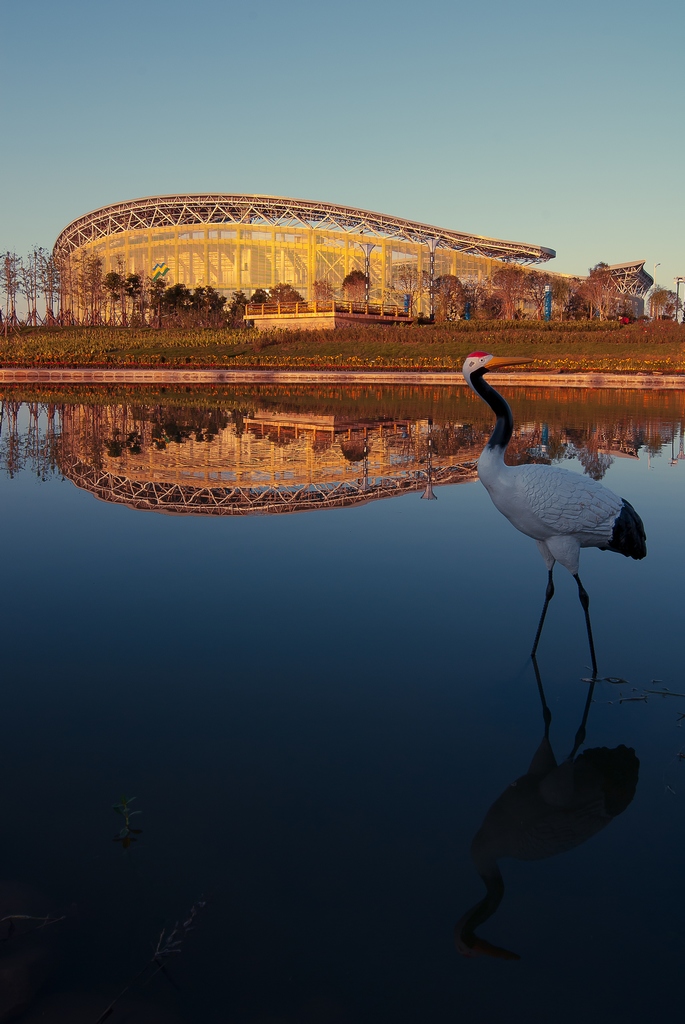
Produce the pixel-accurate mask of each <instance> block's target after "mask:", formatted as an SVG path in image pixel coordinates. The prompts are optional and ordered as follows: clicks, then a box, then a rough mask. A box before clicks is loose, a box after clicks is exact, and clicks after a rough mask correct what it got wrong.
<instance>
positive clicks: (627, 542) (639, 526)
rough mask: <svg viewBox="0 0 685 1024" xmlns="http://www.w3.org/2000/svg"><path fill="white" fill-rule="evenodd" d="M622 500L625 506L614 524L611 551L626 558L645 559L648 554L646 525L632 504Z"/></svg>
mask: <svg viewBox="0 0 685 1024" xmlns="http://www.w3.org/2000/svg"><path fill="white" fill-rule="evenodd" d="M621 500H622V501H623V506H622V508H621V511H620V512H619V514H618V516H617V517H616V521H615V523H614V531H613V533H612V534H611V540H610V541H609V551H618V553H619V554H620V555H625V556H626V558H644V557H645V555H646V554H647V538H646V536H645V528H644V524H643V522H642V520H641V519H640V517H639V515H638V514H637V512H636V511H635V509H634V508H633V506H632V505H631V504H630V502H629V501H626V499H625V498H622V499H621Z"/></svg>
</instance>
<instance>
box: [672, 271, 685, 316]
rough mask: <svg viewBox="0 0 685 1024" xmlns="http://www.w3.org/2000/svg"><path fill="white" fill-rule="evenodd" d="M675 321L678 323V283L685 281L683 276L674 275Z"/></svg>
mask: <svg viewBox="0 0 685 1024" xmlns="http://www.w3.org/2000/svg"><path fill="white" fill-rule="evenodd" d="M673 280H674V281H675V322H676V323H678V307H679V306H680V285H681V284H682V283H683V282H685V277H675V278H674V279H673Z"/></svg>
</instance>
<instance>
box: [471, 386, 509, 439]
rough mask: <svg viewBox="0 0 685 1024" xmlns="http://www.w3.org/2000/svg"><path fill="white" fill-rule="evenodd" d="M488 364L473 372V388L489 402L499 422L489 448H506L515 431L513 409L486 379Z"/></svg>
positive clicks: (491, 437)
mask: <svg viewBox="0 0 685 1024" xmlns="http://www.w3.org/2000/svg"><path fill="white" fill-rule="evenodd" d="M486 370H487V366H485V367H483V369H482V370H476V372H475V373H472V374H471V386H472V388H473V390H474V391H475V392H476V394H477V395H479V396H480V397H481V398H482V399H483V401H484V402H487V403H488V405H489V406H490V408H491V409H492V411H493V412H494V414H495V416H496V417H497V422H496V423H495V429H494V430H493V432H492V434H491V435H490V440H489V441H488V448H506V447H507V445H508V444H509V442H510V441H511V435H512V433H513V431H514V417H513V416H512V415H511V409H510V408H509V406H508V405H507V403H506V402H505V401H504V399H503V398H502V396H501V395H500V393H499V391H495V389H494V388H493V387H490V385H489V384H488V382H487V381H486V380H485V376H484V375H485V371H486Z"/></svg>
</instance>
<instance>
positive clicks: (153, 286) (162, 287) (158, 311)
mask: <svg viewBox="0 0 685 1024" xmlns="http://www.w3.org/2000/svg"><path fill="white" fill-rule="evenodd" d="M167 287H168V286H167V284H166V283H165V281H164V278H163V277H158V278H157V279H156V280H155V279H154V278H150V279H149V280H148V292H149V295H150V304H151V306H152V308H153V309H154V311H155V317H156V319H157V326H158V327H161V326H162V300H163V298H164V293H165V291H166V290H167Z"/></svg>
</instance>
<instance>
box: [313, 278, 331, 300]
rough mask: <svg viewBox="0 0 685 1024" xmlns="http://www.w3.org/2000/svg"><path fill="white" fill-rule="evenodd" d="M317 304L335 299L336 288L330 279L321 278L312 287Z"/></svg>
mask: <svg viewBox="0 0 685 1024" xmlns="http://www.w3.org/2000/svg"><path fill="white" fill-rule="evenodd" d="M312 291H313V293H314V301H315V302H330V301H331V300H332V299H334V298H335V288H334V287H333V285H332V284H331V282H330V281H329V280H328V278H321V279H320V280H318V281H315V282H314V284H313V285H312Z"/></svg>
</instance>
